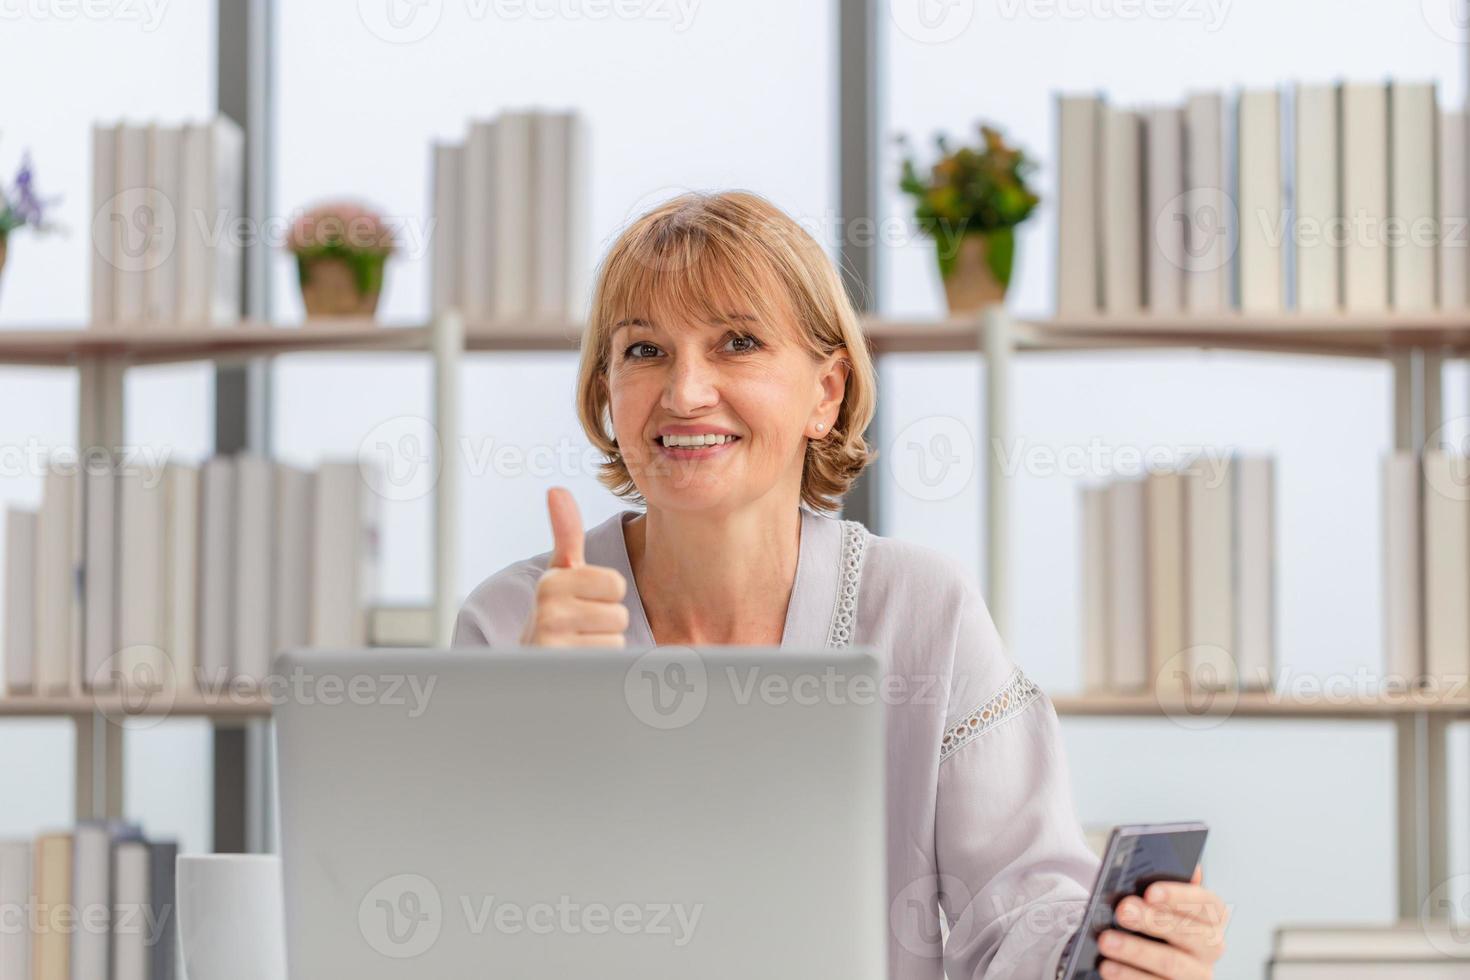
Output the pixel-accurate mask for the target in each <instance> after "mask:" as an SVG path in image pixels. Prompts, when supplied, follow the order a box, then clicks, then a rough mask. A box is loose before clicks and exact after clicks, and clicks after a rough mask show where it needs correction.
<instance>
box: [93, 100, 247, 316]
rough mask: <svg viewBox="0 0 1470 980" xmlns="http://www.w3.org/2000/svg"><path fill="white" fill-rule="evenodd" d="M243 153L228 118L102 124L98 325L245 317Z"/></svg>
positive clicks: (96, 149) (96, 137)
mask: <svg viewBox="0 0 1470 980" xmlns="http://www.w3.org/2000/svg"><path fill="white" fill-rule="evenodd" d="M244 149H245V137H244V134H243V133H242V132H241V130H240V127H239V126H238V125H237V124H235V123H234V122H233V121H231V120H230V119H228V118H226V117H224V116H219V117H216V118H214V119H211V120H209V121H208V122H204V123H191V124H186V125H183V126H162V125H158V124H150V125H146V126H133V125H128V124H126V123H117V124H115V125H112V124H108V125H104V124H98V125H96V126H93V128H92V212H91V213H92V227H91V235H92V245H93V253H92V270H91V273H92V283H91V289H92V305H91V309H92V322H93V323H101V324H107V323H115V324H122V325H126V324H136V323H145V322H146V323H188V324H195V325H199V324H206V323H233V322H235V321H237V320H239V319H240V295H241V292H240V287H241V279H240V277H241V259H240V253H241V244H242V235H241V229H240V228H239V227H238V220H239V218H240V216H241V214H242V213H243V210H242V209H243V205H244V194H245V160H244Z"/></svg>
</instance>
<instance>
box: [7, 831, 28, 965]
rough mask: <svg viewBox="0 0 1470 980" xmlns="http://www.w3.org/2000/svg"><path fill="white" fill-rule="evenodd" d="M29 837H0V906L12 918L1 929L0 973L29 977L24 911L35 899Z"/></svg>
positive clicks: (25, 911)
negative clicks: (2, 839)
mask: <svg viewBox="0 0 1470 980" xmlns="http://www.w3.org/2000/svg"><path fill="white" fill-rule="evenodd" d="M32 860H33V858H32V856H31V844H30V841H0V909H6V910H8V913H9V915H10V917H11V922H10V923H9V924H8V927H7V928H4V929H0V977H4V978H5V980H10V978H11V977H14V978H15V980H28V978H29V977H30V976H31V930H30V928H29V927H28V926H24V925H23V923H25V922H27V921H28V919H27V918H26V913H27V912H28V911H29V910H30V909H31V907H32V903H33V901H34V899H33V898H32V895H33V892H32V890H31V861H32Z"/></svg>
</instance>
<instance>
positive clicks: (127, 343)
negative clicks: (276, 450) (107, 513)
mask: <svg viewBox="0 0 1470 980" xmlns="http://www.w3.org/2000/svg"><path fill="white" fill-rule="evenodd" d="M430 338H431V331H430V329H429V327H428V326H426V325H423V324H404V325H396V324H381V323H378V322H376V321H373V320H365V319H341V320H314V321H308V322H307V323H305V324H300V325H296V326H279V325H272V324H267V323H260V322H257V321H242V322H241V323H239V324H234V325H230V326H189V325H183V324H166V325H148V326H146V327H143V326H127V327H120V326H115V325H98V326H94V327H91V328H86V329H65V330H47V329H16V328H0V363H8V364H42V365H68V364H73V363H75V362H76V361H77V360H79V359H83V358H93V357H99V358H117V359H122V360H126V361H128V362H130V363H135V364H149V363H153V364H157V363H165V362H171V361H198V360H214V361H232V360H243V359H245V358H250V357H265V356H270V355H275V354H296V353H309V352H329V353H338V352H354V351H403V350H427V349H428V348H429V344H430ZM580 338H581V327H580V325H578V324H573V323H566V324H547V325H545V326H544V327H539V328H535V329H528V328H527V327H526V326H525V325H523V324H516V325H507V324H499V323H477V324H474V325H473V326H472V327H471V328H468V329H467V330H466V334H465V348H466V349H467V350H477V351H489V350H497V351H541V350H576V349H577V345H578V343H579V342H580Z"/></svg>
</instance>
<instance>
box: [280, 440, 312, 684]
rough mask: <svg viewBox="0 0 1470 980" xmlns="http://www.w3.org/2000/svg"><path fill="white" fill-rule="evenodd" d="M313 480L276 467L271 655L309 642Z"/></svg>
mask: <svg viewBox="0 0 1470 980" xmlns="http://www.w3.org/2000/svg"><path fill="white" fill-rule="evenodd" d="M314 492H315V476H314V474H312V473H310V472H308V471H307V470H302V469H298V468H296V467H294V466H288V465H285V464H278V465H277V467H276V529H275V530H276V549H275V571H274V573H273V575H272V580H273V582H274V584H275V634H274V637H273V639H272V642H271V648H272V649H271V652H272V655H273V656H274V655H275V654H279V653H281V652H282V651H283V650H293V649H299V648H301V647H304V646H306V645H307V644H308V643H309V642H310V638H311V519H312V507H313V503H314V499H313V498H314Z"/></svg>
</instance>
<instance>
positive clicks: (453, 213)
mask: <svg viewBox="0 0 1470 980" xmlns="http://www.w3.org/2000/svg"><path fill="white" fill-rule="evenodd" d="M588 145H589V141H588V136H587V125H586V123H585V122H584V121H583V119H582V117H581V116H579V115H578V114H577V113H575V112H542V111H518V112H503V113H501V114H500V115H499V116H498V117H496V118H495V119H489V120H476V121H473V122H471V123H470V124H469V128H468V131H467V132H466V134H465V138H464V140H463V141H462V142H460V143H436V144H435V145H434V150H433V153H434V157H433V216H434V233H433V243H434V244H433V256H432V266H433V269H432V278H431V283H432V286H431V299H432V308H433V310H434V312H435V313H438V312H440V311H442V310H446V309H458V310H460V311H461V312H462V313H463V314H464V315H465V317H466V318H468V319H470V320H472V321H474V320H501V321H506V320H518V321H526V320H530V321H540V322H544V323H547V324H551V325H554V326H557V327H560V326H562V325H564V324H566V323H567V322H569V321H574V320H580V319H581V318H582V317H583V316H584V315H585V307H586V303H587V291H588V289H589V286H590V281H591V277H590V267H589V260H588V249H589V247H590V242H591V238H590V235H591V216H590V213H589V209H588V200H589V169H588V168H589V160H588V152H589V151H588Z"/></svg>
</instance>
